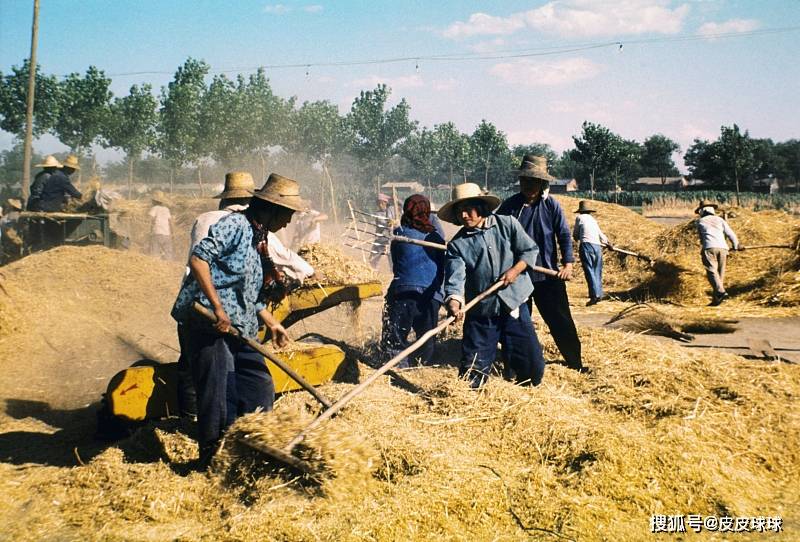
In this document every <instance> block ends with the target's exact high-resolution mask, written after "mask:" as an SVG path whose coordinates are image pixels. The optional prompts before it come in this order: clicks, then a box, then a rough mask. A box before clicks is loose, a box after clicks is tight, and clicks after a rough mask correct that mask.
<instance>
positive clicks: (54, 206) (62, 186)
mask: <svg viewBox="0 0 800 542" xmlns="http://www.w3.org/2000/svg"><path fill="white" fill-rule="evenodd" d="M78 169H80V167H79V166H78V159H77V158H75V156H73V155H70V156H68V157H67V159H66V160H64V163H63V165H62V167H61V169H56V170H54V171H53V172H52V173H51V175H50V177H48V178H47V181H46V182H45V184H44V188H43V189H42V194H41V196H40V202H39V207H40V208H41V210H42V211H48V212H58V211H63V210H64V209H65V207H66V204H67V202H68V201H69V198H74V199H78V200H79V199H81V198H82V197H83V196H82V194H81V193H80V192H79V191H78V189H77V188H75V187H74V186H73V185H72V182H71V181H70V179H69V176H70V175H72V173H74V172H75V171H76V170H78Z"/></svg>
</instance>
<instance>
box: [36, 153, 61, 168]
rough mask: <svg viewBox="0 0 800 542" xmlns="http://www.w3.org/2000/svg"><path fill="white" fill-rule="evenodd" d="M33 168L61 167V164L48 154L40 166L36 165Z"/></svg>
mask: <svg viewBox="0 0 800 542" xmlns="http://www.w3.org/2000/svg"><path fill="white" fill-rule="evenodd" d="M33 167H61V162H59V161H58V160H56V157H55V156H53V155H52V154H48V155H47V156H45V157H44V162H42V163H41V164H36V165H35V166H33Z"/></svg>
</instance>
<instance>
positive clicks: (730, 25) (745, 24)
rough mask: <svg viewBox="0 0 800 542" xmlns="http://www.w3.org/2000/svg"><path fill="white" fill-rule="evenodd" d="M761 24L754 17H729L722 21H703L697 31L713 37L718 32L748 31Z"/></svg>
mask: <svg viewBox="0 0 800 542" xmlns="http://www.w3.org/2000/svg"><path fill="white" fill-rule="evenodd" d="M760 26H761V23H760V22H758V21H756V20H755V19H731V20H729V21H725V22H722V23H705V24H704V25H703V26H701V27H700V29H699V30H698V31H697V33H698V34H699V35H701V36H706V37H707V38H709V39H713V38H714V36H716V35H719V34H729V33H731V32H750V31H752V30H755V29H757V28H759V27H760Z"/></svg>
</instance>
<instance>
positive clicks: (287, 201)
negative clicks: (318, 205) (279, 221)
mask: <svg viewBox="0 0 800 542" xmlns="http://www.w3.org/2000/svg"><path fill="white" fill-rule="evenodd" d="M253 196H254V197H256V198H259V199H263V200H264V201H269V202H270V203H274V204H276V205H280V206H281V207H286V208H287V209H291V210H293V211H305V210H307V209H308V207H309V206H308V203H307V202H306V201H304V200H303V199H302V198H301V197H300V185H299V184H297V181H294V180H292V179H289V178H288V177H284V176H283V175H278V174H277V173H272V174H270V176H269V178H268V179H267V182H266V183H264V186H262V187H261V189H260V190H256V191H255V192H253Z"/></svg>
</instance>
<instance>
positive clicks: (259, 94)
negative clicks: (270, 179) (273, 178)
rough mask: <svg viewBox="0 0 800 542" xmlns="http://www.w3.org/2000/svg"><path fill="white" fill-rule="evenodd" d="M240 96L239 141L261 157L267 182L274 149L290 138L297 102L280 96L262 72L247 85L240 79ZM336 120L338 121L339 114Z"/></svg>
mask: <svg viewBox="0 0 800 542" xmlns="http://www.w3.org/2000/svg"><path fill="white" fill-rule="evenodd" d="M236 93H237V95H238V98H237V100H236V103H237V105H238V106H239V111H238V115H237V118H238V119H239V122H237V123H236V124H237V132H238V136H237V138H238V139H239V141H240V145H241V148H242V149H243V150H244V149H246V152H255V153H256V154H257V155H258V157H259V160H260V162H261V178H265V177H266V172H267V157H268V156H269V149H270V147H274V146H277V145H281V144H283V143H285V142H286V141H287V140H288V138H289V137H290V135H289V134H290V132H291V130H292V124H291V115H292V112H293V110H294V104H295V99H294V98H290V99H288V100H284V99H283V98H281V97H280V96H277V95H276V94H275V93H274V92H273V90H272V87H271V86H270V84H269V80H268V79H267V77H266V74H265V72H264V70H263V69H262V68H259V70H258V71H257V72H256V73H254V74H252V75H250V77H249V79H248V80H247V82H246V83H245V81H244V80H243V78H242V77H241V76H240V78H239V84H238V86H237V89H236ZM336 116H337V118H338V116H339V115H338V112H337V114H336Z"/></svg>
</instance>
